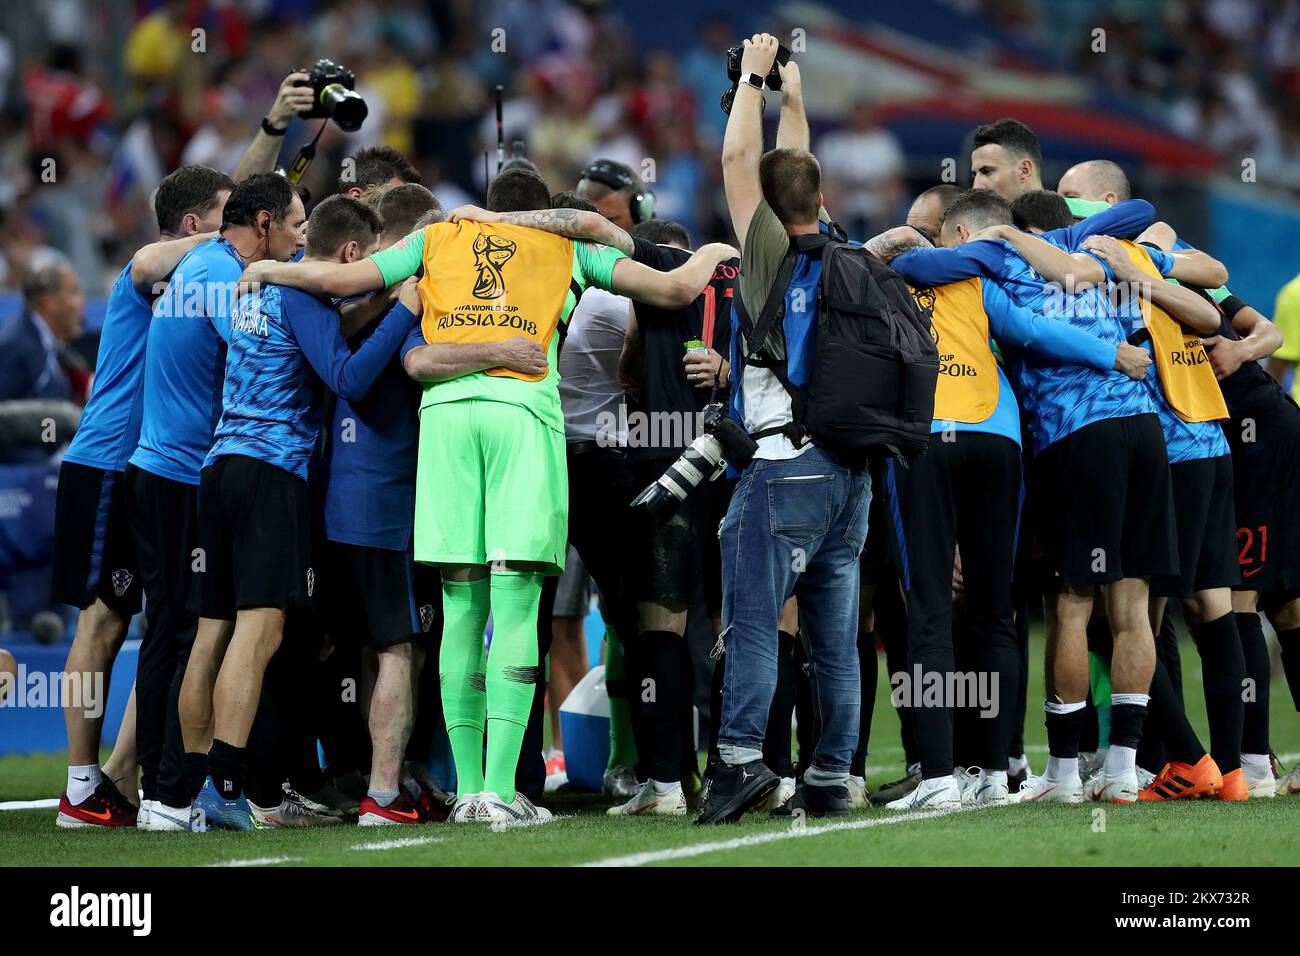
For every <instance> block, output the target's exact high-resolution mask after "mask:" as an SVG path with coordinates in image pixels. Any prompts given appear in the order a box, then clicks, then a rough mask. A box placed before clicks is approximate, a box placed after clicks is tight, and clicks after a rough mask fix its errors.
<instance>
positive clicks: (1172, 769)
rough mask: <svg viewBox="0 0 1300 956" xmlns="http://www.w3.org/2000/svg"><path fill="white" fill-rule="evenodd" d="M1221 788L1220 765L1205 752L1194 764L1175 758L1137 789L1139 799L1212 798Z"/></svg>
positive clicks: (1221, 775)
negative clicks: (1152, 778) (1175, 759)
mask: <svg viewBox="0 0 1300 956" xmlns="http://www.w3.org/2000/svg"><path fill="white" fill-rule="evenodd" d="M1222 788H1223V774H1221V773H1219V765H1218V764H1216V763H1215V762H1214V761H1213V760H1212V759H1210V755H1209V754H1206V755H1205V756H1204V757H1202V758H1201V759H1200V760H1198V761H1196V766H1194V767H1193V766H1191V765H1190V764H1185V763H1181V762H1178V761H1175V762H1174V763H1167V764H1165V768H1164V769H1163V770H1161V771H1160V775H1159V776H1158V777H1156V778H1155V779H1154V780H1152V781H1151V782H1150V783H1149V784H1147V785H1146V786H1145V787H1143V788H1142V789H1141V790H1140V791H1138V799H1139V800H1195V799H1196V798H1197V797H1212V796H1214V795H1215V794H1216V793H1218V792H1219V790H1221V789H1222Z"/></svg>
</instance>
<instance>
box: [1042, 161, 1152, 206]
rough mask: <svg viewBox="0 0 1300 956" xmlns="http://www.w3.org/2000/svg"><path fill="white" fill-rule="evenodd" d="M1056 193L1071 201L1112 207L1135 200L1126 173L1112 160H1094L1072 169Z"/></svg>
mask: <svg viewBox="0 0 1300 956" xmlns="http://www.w3.org/2000/svg"><path fill="white" fill-rule="evenodd" d="M1056 191H1057V192H1058V193H1060V194H1061V195H1062V196H1065V197H1066V198H1067V199H1086V200H1088V201H1089V202H1104V203H1106V204H1108V205H1111V206H1113V205H1115V203H1117V202H1123V201H1124V200H1126V199H1131V198H1132V196H1133V191H1132V189H1131V188H1130V187H1129V183H1128V177H1127V176H1125V175H1124V170H1123V169H1122V168H1120V165H1119V164H1118V163H1113V162H1111V161H1110V160H1109V159H1090V160H1088V161H1087V162H1086V163H1079V164H1078V165H1075V166H1071V167H1070V168H1069V169H1067V170H1066V171H1065V175H1064V176H1062V177H1061V181H1060V182H1059V183H1058V184H1057V186H1056Z"/></svg>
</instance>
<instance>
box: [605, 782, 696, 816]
mask: <svg viewBox="0 0 1300 956" xmlns="http://www.w3.org/2000/svg"><path fill="white" fill-rule="evenodd" d="M605 814H606V815H607V816H611V817H684V816H686V794H685V793H684V792H683V791H682V785H681V784H680V783H677V784H674V785H673V786H672V788H671V789H669V791H668V792H667V793H659V792H657V791H656V790H655V784H654V781H653V780H647V781H646V782H645V783H643V784H641V787H640V789H638V790H637V792H636V794H635V795H634V796H633V797H632V799H631V800H628V801H627V802H626V803H620V804H619V805H618V806H614V807H610V808H609V809H608V810H606V811H605Z"/></svg>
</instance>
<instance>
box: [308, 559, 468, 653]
mask: <svg viewBox="0 0 1300 956" xmlns="http://www.w3.org/2000/svg"><path fill="white" fill-rule="evenodd" d="M319 563H320V566H321V568H320V571H321V578H320V580H321V591H320V595H319V596H318V597H317V598H316V602H317V606H318V607H319V608H320V611H321V618H322V620H323V621H324V622H325V630H326V631H327V632H328V633H329V635H330V639H331V641H332V642H333V643H335V644H344V643H347V642H352V641H356V640H358V639H360V641H361V642H362V643H364V644H367V645H369V646H370V647H379V648H382V647H390V646H392V645H394V644H401V643H403V642H405V641H419V640H423V639H425V638H426V637H427V638H430V639H432V638H436V637H437V635H439V634H440V633H441V632H442V624H441V617H442V577H441V576H440V575H439V573H438V569H437V568H435V567H432V566H430V565H427V564H416V563H415V560H414V558H413V557H412V555H411V552H410V551H394V550H391V549H389V548H371V547H367V546H365V545H360V544H347V543H344V542H342V541H327V542H325V544H324V545H323V552H322V554H321V558H320V562H319Z"/></svg>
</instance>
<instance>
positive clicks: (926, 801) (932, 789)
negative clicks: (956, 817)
mask: <svg viewBox="0 0 1300 956" xmlns="http://www.w3.org/2000/svg"><path fill="white" fill-rule="evenodd" d="M885 807H886V808H888V809H890V810H956V809H958V808H959V807H961V789H960V788H959V787H958V785H957V781H956V780H955V779H954V778H951V777H944V778H940V779H937V780H922V781H921V783H920V784H919V785H918V786H917V788H916V789H915V790H913V791H912V792H911V793H909V794H908V795H907V796H905V797H899V798H898V799H897V800H893V801H890V802H889V803H887V804H885Z"/></svg>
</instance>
